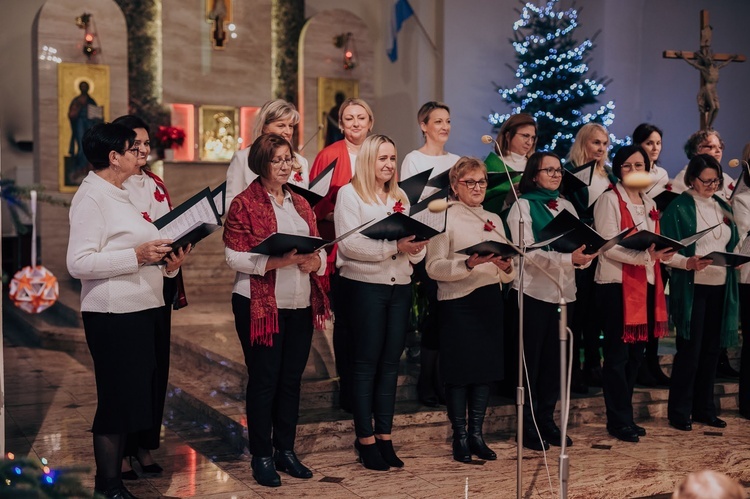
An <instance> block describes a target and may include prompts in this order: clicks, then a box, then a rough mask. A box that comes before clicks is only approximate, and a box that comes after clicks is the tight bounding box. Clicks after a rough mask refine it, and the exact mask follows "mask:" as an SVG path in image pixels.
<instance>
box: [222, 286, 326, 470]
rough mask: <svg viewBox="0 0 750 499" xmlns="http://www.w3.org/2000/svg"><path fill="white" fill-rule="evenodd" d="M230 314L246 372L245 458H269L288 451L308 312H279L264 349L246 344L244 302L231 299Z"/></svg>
mask: <svg viewBox="0 0 750 499" xmlns="http://www.w3.org/2000/svg"><path fill="white" fill-rule="evenodd" d="M232 311H233V312H234V324H235V327H236V329H237V336H238V337H239V339H240V343H241V344H242V351H243V353H244V354H245V365H246V366H247V374H248V381H247V393H246V399H245V404H246V410H247V434H248V443H249V448H250V453H251V454H252V455H253V456H257V457H269V456H271V455H272V454H273V449H274V448H275V449H277V450H282V451H286V450H294V437H295V435H296V433H297V419H298V416H299V399H300V383H301V380H302V373H303V372H304V370H305V365H306V364H307V357H308V356H309V355H310V344H311V343H312V334H313V325H312V309H311V308H310V307H308V308H303V309H294V310H291V309H279V332H278V333H277V334H275V335H274V336H273V345H272V346H270V347H269V346H263V345H257V344H256V345H251V344H250V300H249V299H247V298H245V297H244V296H241V295H238V294H236V293H235V294H233V295H232ZM272 435H273V438H272Z"/></svg>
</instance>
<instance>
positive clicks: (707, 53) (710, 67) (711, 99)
mask: <svg viewBox="0 0 750 499" xmlns="http://www.w3.org/2000/svg"><path fill="white" fill-rule="evenodd" d="M712 31H713V28H711V25H710V24H709V23H708V11H707V10H701V12H700V50H699V51H698V52H686V51H682V50H665V51H664V52H663V54H662V55H663V57H664V58H665V59H684V60H685V62H687V63H688V64H690V65H691V66H693V67H694V68H696V69H697V70H698V71H700V74H701V80H700V90H699V91H698V111H699V112H700V128H701V130H707V129H710V128H711V127H712V125H713V122H714V119H716V115H717V114H718V112H719V96H718V94H717V92H716V84H717V83H718V81H719V70H720V69H721V68H723V67H724V66H726V65H727V64H729V63H731V62H745V61H746V60H747V59H746V58H745V56H744V55H739V54H714V53H713V52H712V51H711V34H712Z"/></svg>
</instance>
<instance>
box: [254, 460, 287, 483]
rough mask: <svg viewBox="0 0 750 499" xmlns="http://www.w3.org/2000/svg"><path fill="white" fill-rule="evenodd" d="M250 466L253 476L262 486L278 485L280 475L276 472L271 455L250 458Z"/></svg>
mask: <svg viewBox="0 0 750 499" xmlns="http://www.w3.org/2000/svg"><path fill="white" fill-rule="evenodd" d="M250 467H251V468H252V469H253V478H255V481H256V482H258V483H259V484H260V485H263V486H264V487H280V486H281V477H280V476H279V474H278V473H276V467H275V466H274V462H273V457H271V456H268V457H256V456H253V458H252V459H251V460H250Z"/></svg>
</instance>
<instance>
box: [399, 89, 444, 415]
mask: <svg viewBox="0 0 750 499" xmlns="http://www.w3.org/2000/svg"><path fill="white" fill-rule="evenodd" d="M417 122H418V123H419V127H420V128H421V129H422V135H423V136H424V145H423V146H422V147H420V148H419V149H416V150H414V151H412V152H410V153H409V154H407V155H406V156H405V157H404V161H403V162H402V163H401V175H400V178H401V179H402V180H404V179H407V178H409V177H411V176H413V175H416V174H418V173H421V172H423V171H425V170H428V169H430V168H432V173H431V174H430V178H432V177H435V176H437V175H440V174H441V173H443V172H445V171H447V170H450V168H451V167H452V166H453V165H455V164H456V161H458V156H456V155H455V154H451V153H449V152H447V151H446V150H445V144H446V142H448V139H449V138H450V134H451V111H450V109H449V108H448V106H446V105H445V104H443V103H442V102H435V101H430V102H427V103H425V104H424V105H423V106H422V107H421V108H419V112H418V113H417ZM437 190H438V189H437V188H434V187H427V188H425V190H424V192H423V193H422V197H426V196H429V195H430V194H432V193H433V192H436V191H437ZM414 280H415V282H416V283H417V286H419V288H418V289H419V292H420V293H421V294H423V295H424V296H425V297H426V298H427V306H426V308H425V310H423V313H424V318H423V320H420V327H419V333H420V334H419V337H420V340H421V345H420V350H419V364H420V366H419V379H418V380H417V397H419V401H420V402H422V403H423V404H425V405H427V406H429V407H438V406H439V405H440V402H441V400H443V399H444V398H445V397H444V396H443V386H442V380H441V378H440V376H439V373H438V362H437V360H438V331H437V309H436V306H437V284H436V283H435V281H434V280H432V279H430V277H429V276H428V275H427V272H426V271H425V266H424V260H423V261H422V262H420V263H419V264H417V265H415V266H414Z"/></svg>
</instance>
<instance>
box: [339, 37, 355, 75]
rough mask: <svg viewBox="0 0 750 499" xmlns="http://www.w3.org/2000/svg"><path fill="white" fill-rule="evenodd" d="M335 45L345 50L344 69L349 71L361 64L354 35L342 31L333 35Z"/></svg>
mask: <svg viewBox="0 0 750 499" xmlns="http://www.w3.org/2000/svg"><path fill="white" fill-rule="evenodd" d="M333 45H334V46H335V47H337V48H340V49H343V51H344V69H345V70H347V71H349V70H352V69H354V68H356V67H357V66H358V65H359V58H358V57H357V46H356V45H355V43H354V35H352V34H351V33H342V34H340V35H337V36H334V37H333Z"/></svg>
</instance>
